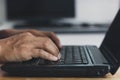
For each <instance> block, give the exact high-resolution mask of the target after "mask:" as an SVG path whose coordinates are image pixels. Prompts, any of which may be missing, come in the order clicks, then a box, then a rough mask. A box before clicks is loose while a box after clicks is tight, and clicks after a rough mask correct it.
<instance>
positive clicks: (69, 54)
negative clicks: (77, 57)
mask: <svg viewBox="0 0 120 80" xmlns="http://www.w3.org/2000/svg"><path fill="white" fill-rule="evenodd" d="M72 56H73V55H72V47H70V46H68V47H66V53H65V63H66V64H69V63H72Z"/></svg>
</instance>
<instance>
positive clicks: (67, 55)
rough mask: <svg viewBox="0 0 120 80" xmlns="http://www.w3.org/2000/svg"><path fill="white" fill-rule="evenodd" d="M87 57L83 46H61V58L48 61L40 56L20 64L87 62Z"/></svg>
mask: <svg viewBox="0 0 120 80" xmlns="http://www.w3.org/2000/svg"><path fill="white" fill-rule="evenodd" d="M87 63H88V59H87V56H86V53H85V51H84V48H83V47H80V46H63V47H62V49H61V59H60V60H58V61H48V60H44V59H41V58H35V59H31V60H29V61H24V62H22V64H35V65H44V64H45V65H46V64H60V65H62V64H87Z"/></svg>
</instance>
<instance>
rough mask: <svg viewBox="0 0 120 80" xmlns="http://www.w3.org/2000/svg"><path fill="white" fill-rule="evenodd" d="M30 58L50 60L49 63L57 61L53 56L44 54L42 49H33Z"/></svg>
mask: <svg viewBox="0 0 120 80" xmlns="http://www.w3.org/2000/svg"><path fill="white" fill-rule="evenodd" d="M32 57H33V58H38V57H40V58H43V59H46V60H51V61H57V60H58V58H57V57H55V56H54V55H52V54H50V53H48V52H46V51H45V50H43V49H34V50H33V54H32Z"/></svg>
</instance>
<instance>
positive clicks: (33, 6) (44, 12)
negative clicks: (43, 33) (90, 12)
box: [6, 0, 75, 20]
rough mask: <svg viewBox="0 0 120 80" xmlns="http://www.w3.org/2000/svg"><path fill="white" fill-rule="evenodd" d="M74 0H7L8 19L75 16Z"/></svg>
mask: <svg viewBox="0 0 120 80" xmlns="http://www.w3.org/2000/svg"><path fill="white" fill-rule="evenodd" d="M74 4H75V1H74V0H6V9H7V20H34V19H35V20H37V19H59V18H68V17H69V18H70V17H74V16H75V11H74V10H75V6H74Z"/></svg>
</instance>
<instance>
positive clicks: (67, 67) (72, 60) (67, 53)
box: [1, 10, 120, 77]
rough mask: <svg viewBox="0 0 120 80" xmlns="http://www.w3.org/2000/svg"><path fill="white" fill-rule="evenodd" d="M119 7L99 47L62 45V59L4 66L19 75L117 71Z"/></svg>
mask: <svg viewBox="0 0 120 80" xmlns="http://www.w3.org/2000/svg"><path fill="white" fill-rule="evenodd" d="M119 35H120V10H119V12H118V14H117V16H116V18H115V20H114V21H113V23H112V24H111V26H110V28H109V31H108V32H107V34H106V36H105V39H104V40H103V42H102V44H101V46H100V48H97V47H96V46H92V45H85V46H74V45H71V46H63V48H62V50H61V55H62V57H61V59H60V60H59V61H56V62H53V61H47V60H43V59H40V58H36V59H31V60H29V61H24V62H10V63H6V64H4V65H3V66H2V67H1V69H2V70H4V71H6V72H7V73H8V74H9V75H19V76H43V77H44V76H50V77H54V76H58V77H60V76H62V77H73V76H78V77H79V76H90V77H92V76H105V75H106V74H107V73H111V74H115V73H116V71H117V70H118V68H119V66H120V38H119Z"/></svg>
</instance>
